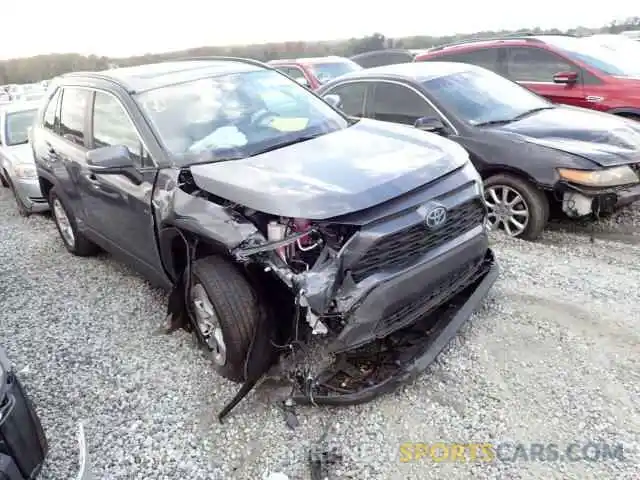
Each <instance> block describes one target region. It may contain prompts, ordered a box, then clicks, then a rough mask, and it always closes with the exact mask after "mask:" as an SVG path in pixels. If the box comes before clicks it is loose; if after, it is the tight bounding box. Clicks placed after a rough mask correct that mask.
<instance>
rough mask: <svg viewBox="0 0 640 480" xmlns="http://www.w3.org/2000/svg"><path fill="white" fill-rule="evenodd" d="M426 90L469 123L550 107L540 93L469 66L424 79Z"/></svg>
mask: <svg viewBox="0 0 640 480" xmlns="http://www.w3.org/2000/svg"><path fill="white" fill-rule="evenodd" d="M423 85H424V87H425V89H426V90H427V92H429V93H430V94H431V95H432V96H433V98H434V99H435V100H436V101H437V102H438V103H441V104H442V106H443V107H445V108H446V109H447V110H450V111H451V112H453V113H454V114H456V116H458V117H459V118H460V119H462V120H464V121H466V122H468V123H470V124H471V125H479V124H483V123H489V122H498V121H508V120H511V119H513V118H515V117H518V116H521V115H524V114H526V113H527V112H530V111H534V110H539V109H541V108H552V105H551V104H550V103H549V102H547V101H546V100H544V99H543V98H542V97H539V96H538V95H536V94H534V93H532V92H531V91H529V90H527V89H526V88H524V87H521V86H520V85H518V84H517V83H514V82H511V81H510V80H507V79H506V78H504V77H502V76H500V75H498V74H496V73H493V72H490V71H488V70H480V69H477V70H476V69H474V70H468V71H465V72H459V73H453V74H451V75H446V76H443V77H438V78H434V79H431V80H427V81H425V82H423Z"/></svg>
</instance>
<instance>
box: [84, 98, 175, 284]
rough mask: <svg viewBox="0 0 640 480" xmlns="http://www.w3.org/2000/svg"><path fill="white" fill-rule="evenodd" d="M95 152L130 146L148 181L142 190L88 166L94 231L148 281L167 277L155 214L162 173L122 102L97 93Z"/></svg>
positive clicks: (86, 178)
mask: <svg viewBox="0 0 640 480" xmlns="http://www.w3.org/2000/svg"><path fill="white" fill-rule="evenodd" d="M91 112H92V129H91V143H90V145H91V147H92V148H100V147H106V146H115V145H124V146H126V147H127V148H128V150H129V154H130V156H131V158H132V160H133V162H134V164H135V165H136V167H137V169H138V171H139V173H140V174H141V176H142V182H141V183H140V184H139V185H137V184H136V183H134V182H133V181H132V180H131V179H129V178H127V177H126V176H124V175H105V174H97V173H92V172H91V171H90V170H89V169H88V166H87V165H85V168H84V169H83V172H82V175H81V177H82V178H81V181H80V191H81V195H82V200H83V204H84V205H85V208H86V211H87V223H88V224H89V226H90V228H91V229H92V230H93V231H94V232H96V233H97V234H99V235H100V236H101V237H103V238H104V239H105V240H106V241H108V242H109V243H111V244H112V245H113V248H112V250H116V251H115V252H114V253H117V254H120V255H125V256H127V257H129V260H130V262H132V263H133V265H134V267H135V268H136V269H138V270H140V271H141V273H143V274H144V275H145V276H147V277H154V276H155V277H158V276H159V277H163V276H164V271H163V269H162V264H161V262H160V256H159V253H158V249H157V244H156V236H155V225H154V222H153V215H152V213H151V193H152V190H153V185H154V182H155V177H156V173H157V170H156V169H155V168H154V167H153V165H151V164H150V160H149V156H148V154H147V153H146V149H145V148H144V146H143V144H142V142H141V141H140V136H139V134H138V131H137V129H136V127H135V126H134V124H133V122H132V121H131V119H130V117H129V115H128V114H127V111H126V110H125V108H124V106H123V105H122V103H121V102H120V101H119V100H118V99H117V98H116V97H115V96H113V95H111V94H109V93H106V92H102V91H96V92H95V94H94V97H93V101H92V108H91Z"/></svg>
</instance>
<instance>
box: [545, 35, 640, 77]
mask: <svg viewBox="0 0 640 480" xmlns="http://www.w3.org/2000/svg"><path fill="white" fill-rule="evenodd" d="M550 42H551V43H552V44H553V45H555V46H556V47H558V48H559V49H560V50H562V51H564V53H565V55H567V57H569V58H572V59H574V60H577V61H580V62H582V63H585V64H587V65H589V66H590V67H592V68H595V69H596V70H599V71H601V72H602V73H605V74H607V75H613V76H616V77H640V63H639V62H638V57H637V56H631V55H629V51H628V50H626V49H625V50H624V51H623V50H620V49H612V48H611V47H606V46H603V45H595V44H594V41H593V40H589V39H587V38H562V39H554V40H552V41H550ZM636 53H637V51H636Z"/></svg>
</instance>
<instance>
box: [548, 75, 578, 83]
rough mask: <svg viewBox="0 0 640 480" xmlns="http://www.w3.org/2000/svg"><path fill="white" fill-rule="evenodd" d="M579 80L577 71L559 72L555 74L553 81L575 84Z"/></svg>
mask: <svg viewBox="0 0 640 480" xmlns="http://www.w3.org/2000/svg"><path fill="white" fill-rule="evenodd" d="M577 81H578V73H577V72H558V73H556V74H555V75H554V76H553V83H559V84H561V85H573V84H574V83H576V82H577Z"/></svg>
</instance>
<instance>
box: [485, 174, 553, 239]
mask: <svg viewBox="0 0 640 480" xmlns="http://www.w3.org/2000/svg"><path fill="white" fill-rule="evenodd" d="M484 185H485V187H484V188H485V203H486V204H487V208H488V210H489V215H488V222H489V227H490V228H491V230H497V229H500V230H502V231H504V233H506V234H507V235H509V236H511V237H514V238H521V239H523V240H529V241H533V240H536V239H537V238H538V237H540V235H541V234H542V231H543V230H544V228H545V227H546V225H547V222H548V220H549V201H548V200H547V197H546V195H545V194H544V192H543V191H541V190H539V189H538V188H536V187H535V186H534V185H533V184H531V183H530V182H528V181H526V180H523V179H521V178H518V177H516V176H514V175H510V174H506V173H502V174H498V175H493V176H491V177H489V178H488V179H487V180H485V182H484Z"/></svg>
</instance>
